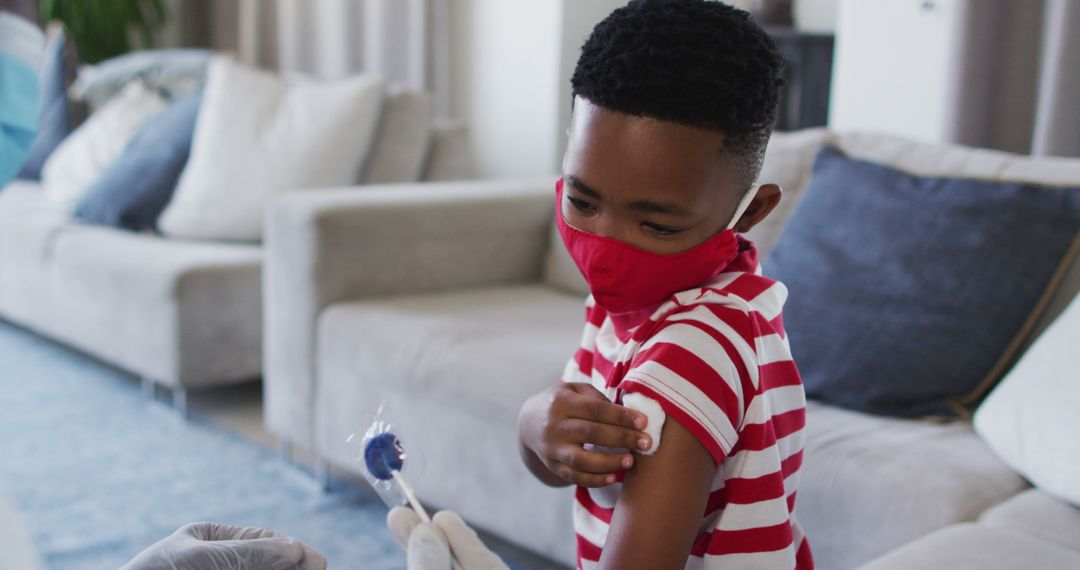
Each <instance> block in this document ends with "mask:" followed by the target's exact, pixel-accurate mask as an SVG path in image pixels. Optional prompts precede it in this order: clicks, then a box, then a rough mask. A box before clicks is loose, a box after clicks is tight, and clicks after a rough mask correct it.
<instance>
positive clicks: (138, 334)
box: [0, 91, 471, 413]
mask: <svg viewBox="0 0 1080 570" xmlns="http://www.w3.org/2000/svg"><path fill="white" fill-rule="evenodd" d="M383 113H384V114H383V118H382V121H383V123H382V125H381V128H380V131H379V135H378V138H377V139H376V143H375V146H374V148H373V150H372V154H371V155H370V157H369V159H368V164H367V168H366V170H365V180H367V181H370V182H414V181H415V180H416V173H417V172H420V173H421V180H447V179H461V178H467V177H469V176H470V174H471V163H470V158H469V153H468V151H467V149H468V141H467V132H466V129H465V127H464V125H462V124H460V123H458V122H445V123H442V124H435V125H433V124H432V121H431V119H430V114H431V99H430V96H428V95H425V94H422V93H417V92H407V91H401V92H395V93H392V94H391V96H390V97H389V98H388V99H387V102H386V106H385V107H384V112H383ZM416 145H423V146H420V150H421V151H423V149H427V152H426V153H423V152H421V153H417V152H416V151H415V148H416ZM417 157H419V159H420V160H419V161H418V160H417ZM262 260H263V248H262V247H261V245H259V244H243V243H216V242H195V241H183V240H174V239H166V238H162V237H159V236H155V235H150V234H141V233H133V232H128V231H121V230H117V229H113V228H108V227H101V226H90V225H81V224H77V223H75V222H73V221H72V220H71V218H70V216H69V215H68V214H67V212H66V211H64V210H62V209H60V208H58V207H57V206H55V205H54V204H53V203H51V202H50V201H49V200H48V199H47V198H46V197H45V193H44V192H43V191H42V189H41V187H40V186H39V185H38V184H37V183H32V182H26V181H15V182H13V183H11V184H9V185H8V186H7V187H5V188H2V189H0V318H3V319H5V320H8V321H11V322H14V323H17V324H20V325H22V326H25V327H27V328H29V329H32V330H34V331H37V332H39V333H41V334H44V335H46V336H49V337H51V338H54V339H56V340H58V341H60V342H63V343H65V344H67V345H70V346H72V347H74V348H76V349H79V350H82V351H85V352H87V353H90V354H91V355H94V356H96V357H98V358H100V359H102V360H104V361H107V362H109V363H111V364H114V365H116V366H118V367H120V368H122V369H125V370H127V371H130V372H132V373H134V374H136V375H138V376H140V377H141V378H142V379H143V383H144V387H145V388H146V390H147V392H148V393H152V392H153V391H154V390H156V386H158V385H162V386H166V387H168V388H170V389H171V390H170V392H171V395H172V398H173V402H174V404H175V405H176V406H177V407H178V408H179V409H180V410H181V411H183V412H185V413H186V401H187V398H186V394H187V390H188V389H192V388H202V387H207V386H213V385H220V384H227V383H232V382H238V381H243V380H250V379H255V378H258V377H259V375H260V374H261V372H262V332H263V322H262Z"/></svg>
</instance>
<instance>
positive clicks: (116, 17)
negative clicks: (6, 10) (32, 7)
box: [39, 0, 168, 63]
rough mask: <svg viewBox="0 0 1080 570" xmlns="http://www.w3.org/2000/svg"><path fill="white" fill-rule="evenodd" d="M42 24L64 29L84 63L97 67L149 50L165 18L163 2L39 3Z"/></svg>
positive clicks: (72, 0) (82, 0) (93, 0)
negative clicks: (55, 22)
mask: <svg viewBox="0 0 1080 570" xmlns="http://www.w3.org/2000/svg"><path fill="white" fill-rule="evenodd" d="M39 8H40V13H41V14H40V15H41V20H42V22H49V21H51V20H60V21H62V22H63V23H64V25H65V26H67V29H68V31H69V32H70V34H71V37H72V41H74V43H75V46H76V48H77V49H78V51H79V56H80V58H82V60H83V61H84V62H86V63H97V62H99V61H101V60H103V59H108V58H110V57H113V56H115V55H119V54H122V53H125V52H127V51H130V50H131V49H132V47H134V46H133V42H132V40H133V39H137V40H138V44H137V45H138V46H139V47H152V46H153V44H154V36H155V33H156V32H157V31H158V30H160V29H161V27H162V26H163V25H164V24H165V21H166V20H167V18H168V10H167V8H166V6H165V0H40V4H39Z"/></svg>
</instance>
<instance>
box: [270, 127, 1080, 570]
mask: <svg viewBox="0 0 1080 570" xmlns="http://www.w3.org/2000/svg"><path fill="white" fill-rule="evenodd" d="M826 141H830V142H831V143H832V144H834V145H836V146H839V147H840V148H842V149H844V150H845V151H846V152H849V153H851V154H852V155H855V156H860V157H864V158H867V159H870V160H874V161H878V162H881V163H885V164H892V165H896V166H897V167H898V168H904V169H907V170H910V171H912V172H913V173H915V174H921V175H941V176H944V175H951V176H963V177H975V178H994V179H998V178H1006V179H1011V178H1015V179H1021V180H1031V181H1036V182H1040V183H1045V184H1060V185H1080V161H1064V160H1057V161H1052V160H1043V159H1036V158H1028V157H1016V156H1012V155H1006V154H1003V153H997V152H993V151H984V150H973V149H965V148H961V147H952V146H940V145H930V144H920V143H914V142H909V141H903V140H899V139H895V138H891V137H887V136H881V135H870V134H858V133H843V134H837V133H830V132H826V131H824V130H810V131H803V132H795V133H777V134H776V135H774V137H773V140H772V142H771V143H770V146H769V149H768V152H767V155H766V161H765V167H764V171H763V174H762V177H761V178H762V180H768V181H771V182H778V183H780V184H781V185H782V186H783V188H784V190H785V199H784V201H783V202H782V203H781V206H780V207H779V208H778V210H777V211H776V212H775V213H774V215H773V216H772V217H770V218H769V219H768V220H766V222H765V223H763V224H761V225H759V226H758V227H757V228H755V229H754V231H753V232H752V233H751V235H750V237H751V238H752V239H754V240H755V242H756V243H757V245H758V247H759V248H760V250H761V252H762V255H763V257H764V256H765V255H767V253H768V251H769V250H770V249H771V248H772V247H773V246H774V245H775V244H776V242H777V239H778V236H779V235H780V233H781V232H782V230H783V228H784V225H785V223H786V221H787V219H789V218H790V217H791V215H792V212H793V211H794V209H795V207H796V205H797V204H798V202H799V200H800V198H801V196H802V193H803V191H804V190H805V188H806V186H807V184H808V181H809V178H810V175H811V170H812V165H813V161H814V157H815V155H816V153H817V151H818V149H820V147H821V146H822V144H823V143H824V142H826ZM553 183H554V179H553V178H552V179H541V180H527V181H486V182H465V183H453V184H439V185H425V186H423V187H419V186H417V187H413V188H409V189H405V190H400V189H399V190H397V191H391V190H390V189H375V190H370V191H367V192H362V193H359V192H344V191H341V190H326V191H317V192H309V193H303V194H299V193H297V194H291V195H287V196H285V197H283V198H281V199H279V200H278V201H277V202H276V203H275V205H274V207H273V208H272V210H271V212H270V214H269V218H268V227H267V235H266V240H267V241H266V255H267V258H266V263H265V271H266V273H265V277H266V291H265V293H266V294H265V297H264V301H265V310H266V315H265V319H266V327H267V330H266V343H267V344H266V354H267V366H266V371H265V379H264V390H265V394H266V401H265V404H266V410H265V412H266V415H265V419H266V427H267V428H268V429H269V430H270V431H271V432H273V433H275V434H276V435H277V436H278V437H280V438H282V439H283V440H284V441H289V442H292V443H296V444H298V445H301V446H304V447H306V448H308V449H310V450H311V451H312V452H314V453H315V454H316V455H317V456H318V457H319V458H320V460H321V461H328V462H329V463H330V464H331V465H332V466H333V467H334V468H335V469H339V470H341V471H343V472H348V473H352V474H361V473H362V470H361V468H360V465H359V462H358V461H357V458H358V457H359V456H360V451H359V450H358V449H357V447H356V445H355V443H354V442H355V438H353V439H352V440H351V442H350V440H349V437H348V436H349V435H350V434H362V433H363V432H364V430H365V429H366V428H367V426H368V425H370V424H371V422H372V420H373V418H375V417H380V418H381V419H382V420H383V421H386V422H389V423H391V424H392V425H393V426H394V429H395V431H397V433H398V434H399V435H400V436H401V438H402V441H403V444H404V445H405V448H406V451H407V452H408V453H409V454H410V455H409V457H410V458H412V459H410V460H409V463H407V464H406V470H410V469H411V470H412V473H411V474H409V478H410V480H411V481H412V483H413V486H414V487H415V489H416V491H417V493H418V495H419V497H420V499H421V500H422V501H424V502H427V503H430V504H431V505H434V506H435V507H437V508H449V509H454V510H456V511H458V512H459V513H460V514H461V515H462V516H463V517H465V518H466V519H467V520H469V521H471V522H472V523H474V524H475V525H476V526H477V527H479V528H482V529H485V530H488V531H490V532H492V533H495V534H497V535H499V536H502V537H504V538H506V539H509V540H512V541H514V542H516V543H518V544H521V545H523V546H525V547H527V548H530V549H532V550H534V551H536V552H538V553H541V554H544V555H546V556H548V557H550V558H552V559H554V560H557V561H559V562H562V563H565V564H568V565H572V564H573V561H574V540H573V531H572V528H571V524H570V520H571V519H570V509H571V493H572V491H571V490H570V489H552V488H547V487H544V486H543V485H541V484H539V483H538V482H536V481H535V479H534V478H533V477H532V476H531V475H530V474H529V473H528V471H527V470H526V468H525V467H524V465H523V464H522V462H521V461H520V460H519V459H518V450H517V437H516V418H517V412H518V409H519V406H520V405H521V403H522V402H523V401H524V400H525V399H526V398H527V397H528V396H529V395H531V394H533V393H535V392H537V391H539V390H541V389H543V388H545V387H547V386H550V385H551V384H552V383H553V382H556V381H557V378H559V376H560V373H561V371H562V369H563V367H564V365H565V363H566V360H567V358H568V357H569V356H570V355H571V354H572V352H573V350H574V349H575V347H576V345H577V342H578V339H579V338H580V334H581V329H582V326H583V320H582V317H583V305H582V301H583V298H584V296H585V291H586V290H585V288H584V283H583V282H582V280H581V278H580V276H579V275H578V274H577V272H576V269H575V268H574V267H573V264H572V262H571V261H570V260H569V258H568V256H567V255H566V253H565V251H564V250H563V248H562V247H561V242H560V241H559V240H558V237H557V234H555V233H554V231H553V221H552V215H553V211H554V209H553V208H554V184H553ZM1078 290H1080V262H1078V261H1077V260H1073V262H1072V264H1071V269H1069V270H1068V272H1067V274H1066V275H1065V276H1064V281H1063V285H1062V287H1061V288H1060V291H1059V292H1058V293H1057V295H1056V296H1055V297H1054V298H1053V299H1052V300H1051V302H1050V305H1049V310H1048V311H1047V313H1046V314H1045V315H1044V316H1043V317H1042V319H1041V320H1040V322H1039V323H1038V324H1037V326H1036V327H1034V329H1033V330H1032V331H1031V336H1030V338H1029V339H1027V340H1026V342H1028V343H1030V342H1031V339H1033V338H1035V337H1036V336H1037V335H1038V334H1039V332H1040V331H1041V330H1043V329H1045V327H1046V326H1047V325H1048V324H1049V323H1050V322H1051V321H1052V320H1053V318H1054V317H1055V316H1056V315H1057V314H1059V313H1060V312H1061V311H1062V309H1063V308H1064V307H1065V306H1066V305H1067V304H1068V303H1069V301H1070V300H1071V299H1072V298H1073V297H1075V296H1076V295H1077V291H1078ZM380 409H381V415H379V414H380V411H379V410H380ZM1078 513H1080V510H1078V509H1077V508H1076V507H1075V506H1073V505H1070V504H1068V503H1065V502H1063V501H1060V500H1058V499H1054V498H1051V497H1050V496H1049V495H1046V494H1045V493H1043V492H1041V491H1040V490H1038V489H1034V488H1032V487H1031V485H1030V484H1029V482H1028V481H1027V480H1025V479H1024V477H1022V476H1021V475H1020V474H1018V473H1017V472H1015V471H1014V470H1013V469H1011V468H1010V467H1009V466H1007V465H1006V464H1005V463H1004V462H1003V461H1002V460H1001V459H1000V458H999V457H998V456H997V455H995V453H994V452H993V451H992V450H991V449H990V448H989V447H988V446H987V444H986V443H985V442H984V441H983V440H981V439H980V437H979V436H978V435H977V434H976V433H975V431H974V429H973V427H972V424H971V423H970V422H968V421H953V422H931V421H924V420H916V419H898V418H892V417H883V416H874V415H870V414H866V413H862V412H856V411H851V410H847V409H841V408H839V407H835V406H831V405H828V404H826V403H823V402H817V401H811V402H810V403H809V405H808V416H807V441H806V447H805V458H804V463H803V468H802V471H801V475H800V484H799V491H798V504H797V512H796V514H797V516H798V519H799V520H800V522H801V524H802V526H803V528H804V529H805V531H806V532H807V535H808V537H809V539H810V542H811V546H812V549H813V551H814V555H815V558H816V560H817V564H818V567H819V568H828V569H830V570H832V569H840V570H842V569H848V568H858V567H863V566H864V565H865V567H867V568H877V569H891V568H1007V567H1014V566H1012V565H1010V561H1023V560H1028V561H1036V562H1035V565H1036V566H1037V567H1046V568H1050V567H1055V568H1056V567H1080V562H1078V561H1080V543H1078V542H1077V539H1076V537H1078V536H1080V514H1078ZM1044 548H1045V549H1052V550H1053V553H1052V554H1045V556H1044V553H1043V549H1044ZM973 549H974V550H976V552H972V550H973ZM999 551H1000V552H999ZM1041 560H1046V561H1052V563H1048V564H1045V565H1044V564H1041V562H1038V561H1041ZM1070 564H1071V566H1070Z"/></svg>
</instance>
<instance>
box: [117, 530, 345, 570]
mask: <svg viewBox="0 0 1080 570" xmlns="http://www.w3.org/2000/svg"><path fill="white" fill-rule="evenodd" d="M120 570H326V559H325V558H323V556H322V555H321V554H319V553H318V552H316V551H315V550H313V549H312V548H311V547H309V546H307V545H305V544H302V543H300V542H297V541H295V540H293V539H291V538H289V537H286V536H282V535H280V534H278V533H276V532H274V531H272V530H267V529H262V528H241V527H235V526H227V525H221V524H214V523H192V524H189V525H185V526H183V527H180V529H179V530H177V531H176V532H174V533H172V534H171V535H169V536H167V537H165V538H163V539H161V540H160V541H158V542H156V543H154V544H152V545H150V547H149V548H147V549H146V550H144V551H142V552H141V553H140V554H139V555H138V556H136V557H135V559H134V560H132V561H131V562H128V563H127V564H125V565H124V566H123V567H122V568H121V569H120Z"/></svg>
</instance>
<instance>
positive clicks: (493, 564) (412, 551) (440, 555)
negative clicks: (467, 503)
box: [386, 507, 509, 570]
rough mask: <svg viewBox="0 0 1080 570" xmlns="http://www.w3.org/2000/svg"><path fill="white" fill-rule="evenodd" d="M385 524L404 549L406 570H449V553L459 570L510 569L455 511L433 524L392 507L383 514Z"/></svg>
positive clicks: (434, 519) (405, 509)
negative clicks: (458, 564)
mask: <svg viewBox="0 0 1080 570" xmlns="http://www.w3.org/2000/svg"><path fill="white" fill-rule="evenodd" d="M386 525H387V526H388V527H390V533H391V534H393V535H394V539H395V540H397V542H398V544H400V545H401V546H402V548H404V549H405V553H406V567H407V568H408V569H409V570H450V568H451V563H450V553H451V552H453V555H454V557H455V558H456V559H457V561H458V562H459V563H460V568H461V569H462V570H509V566H507V565H506V563H505V562H503V561H502V559H501V558H499V556H498V555H497V554H495V553H494V552H492V551H490V550H488V548H487V547H486V546H484V543H483V542H480V537H478V536H476V531H474V530H473V529H471V528H469V525H467V524H465V521H463V520H461V517H459V516H458V515H457V513H455V512H452V511H441V512H438V513H436V514H435V516H434V517H432V522H430V523H422V522H420V517H419V516H418V515H417V514H416V512H414V511H413V510H412V509H410V508H408V507H395V508H393V509H391V510H390V513H389V514H388V515H386Z"/></svg>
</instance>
